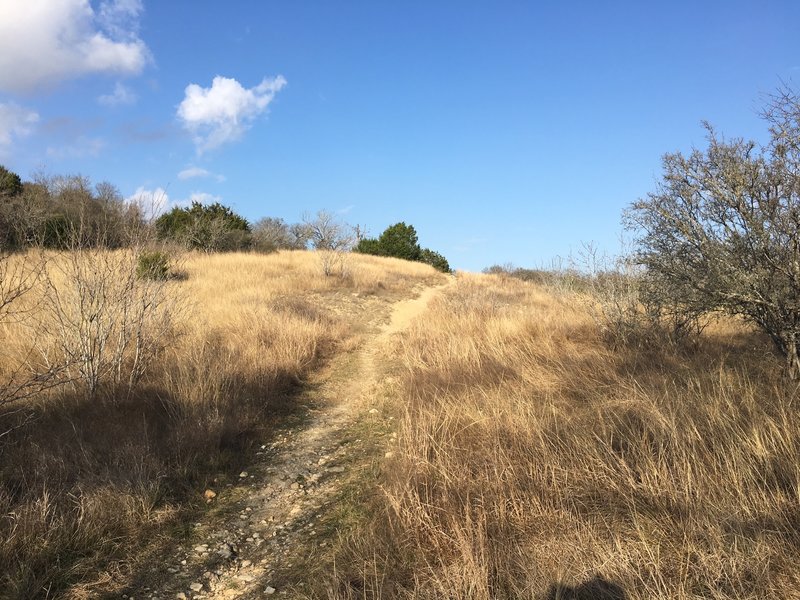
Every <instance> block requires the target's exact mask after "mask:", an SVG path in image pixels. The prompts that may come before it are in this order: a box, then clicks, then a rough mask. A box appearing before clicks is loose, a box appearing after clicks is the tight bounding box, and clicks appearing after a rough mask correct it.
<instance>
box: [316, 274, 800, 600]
mask: <svg viewBox="0 0 800 600" xmlns="http://www.w3.org/2000/svg"><path fill="white" fill-rule="evenodd" d="M394 357H395V359H396V360H397V361H398V366H397V369H396V372H397V373H398V374H399V376H400V383H399V384H398V386H397V387H396V389H394V390H393V391H392V395H393V396H394V397H395V398H396V403H395V405H394V413H395V415H396V417H397V420H399V426H398V430H397V432H398V442H397V445H396V448H395V454H394V456H393V458H392V459H391V460H390V464H389V465H386V466H385V467H384V469H383V471H382V473H383V474H382V476H381V478H380V482H379V485H380V490H381V491H380V493H378V494H376V495H375V496H374V506H373V509H372V518H371V519H369V520H365V522H364V524H363V525H362V529H361V530H357V531H355V532H353V533H352V534H351V536H350V537H349V539H348V540H346V541H344V542H343V545H342V548H341V551H340V552H341V555H340V557H339V559H338V561H337V565H338V567H339V569H340V572H339V575H338V578H337V579H336V580H335V581H333V582H329V583H328V584H327V586H328V589H333V590H338V591H337V592H336V593H335V594H334V595H335V596H338V597H341V598H379V597H387V598H426V599H427V598H476V599H477V598H480V599H487V600H488V599H490V598H509V599H511V598H547V599H555V598H569V599H575V598H578V599H590V598H605V599H621V598H625V599H630V600H633V599H642V600H644V599H652V598H664V599H667V598H670V599H676V598H687V599H688V598H729V599H734V598H736V599H741V598H753V599H755V598H796V597H798V594H800V592H798V590H800V558H798V557H800V496H798V479H800V460H799V459H800V414H798V397H797V386H796V384H794V383H790V382H789V381H787V380H785V379H783V378H782V376H781V372H780V368H779V364H780V361H779V360H778V359H775V358H774V357H773V356H772V354H771V349H770V347H769V345H768V342H767V341H766V340H764V339H762V338H760V337H759V336H757V335H755V334H753V333H751V332H750V331H749V330H748V329H747V328H746V327H744V326H743V325H741V324H737V323H731V322H727V323H716V324H714V325H713V326H711V327H709V328H708V329H707V330H706V333H705V334H704V336H703V338H702V339H701V340H700V341H699V342H698V343H697V344H696V345H694V346H691V347H687V348H682V349H681V348H673V347H670V346H669V345H668V344H666V343H665V344H664V345H663V347H653V348H649V349H646V350H636V349H632V350H625V349H617V350H612V349H610V348H609V346H608V345H607V344H604V343H603V341H602V340H601V337H600V335H599V332H598V327H597V325H596V324H595V322H594V321H593V320H592V319H591V318H590V317H589V315H588V314H587V311H586V309H585V303H584V302H582V301H581V299H580V298H578V297H576V296H575V295H572V294H564V295H560V296H554V295H553V294H551V293H549V292H548V291H547V290H545V289H543V288H541V287H537V286H535V285H532V284H526V283H523V282H520V281H517V280H513V279H510V278H507V277H501V276H495V275H491V276H488V275H463V274H462V275H461V276H460V277H459V281H458V285H457V286H455V287H451V288H449V289H448V291H447V293H446V294H445V295H444V296H443V297H441V298H439V299H438V300H436V301H434V303H433V304H432V305H431V307H430V310H429V311H428V312H427V314H426V315H424V316H423V317H422V318H421V319H419V320H418V321H417V322H416V323H415V324H414V325H413V326H412V327H411V328H410V329H409V330H408V331H407V332H406V333H404V334H401V336H400V337H399V339H398V340H397V342H396V346H395V348H394Z"/></svg>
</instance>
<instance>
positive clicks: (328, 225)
mask: <svg viewBox="0 0 800 600" xmlns="http://www.w3.org/2000/svg"><path fill="white" fill-rule="evenodd" d="M303 224H304V225H305V226H306V228H307V229H308V235H309V238H310V240H311V245H312V246H313V248H314V249H315V250H334V251H339V252H347V251H349V250H350V249H352V247H353V244H354V243H355V235H354V233H353V228H352V227H350V226H349V225H348V224H346V223H343V222H342V221H340V220H339V219H338V218H337V217H336V216H335V215H334V214H333V213H330V212H328V211H326V210H321V211H319V212H318V213H317V214H316V215H314V216H313V217H312V216H310V215H304V216H303Z"/></svg>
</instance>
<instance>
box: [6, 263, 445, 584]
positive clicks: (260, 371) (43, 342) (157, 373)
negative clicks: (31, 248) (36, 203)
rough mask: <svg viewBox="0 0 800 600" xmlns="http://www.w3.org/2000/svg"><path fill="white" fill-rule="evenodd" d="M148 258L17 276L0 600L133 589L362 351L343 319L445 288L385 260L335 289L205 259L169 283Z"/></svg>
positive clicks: (9, 266) (275, 271) (46, 267)
mask: <svg viewBox="0 0 800 600" xmlns="http://www.w3.org/2000/svg"><path fill="white" fill-rule="evenodd" d="M134 258H135V257H134V256H133V255H132V254H131V253H130V252H129V251H128V250H117V251H103V250H90V251H81V252H64V253H49V254H45V255H43V256H39V257H34V256H33V255H32V254H27V255H15V256H11V257H9V258H8V260H7V261H3V262H2V265H3V267H4V268H5V269H6V271H7V273H8V274H9V277H8V278H5V277H4V279H3V283H4V285H5V286H6V287H8V288H9V290H11V292H13V293H14V294H16V296H15V297H14V298H13V303H9V304H8V305H6V306H5V307H4V310H5V312H4V313H3V315H4V316H7V315H11V314H12V311H13V317H14V318H10V317H8V318H3V319H2V322H0V339H1V340H2V342H3V346H2V347H3V355H2V360H1V361H0V376H2V379H1V380H2V381H3V382H4V383H5V384H6V385H5V386H4V389H5V390H7V391H8V390H11V391H13V390H14V389H18V390H23V391H25V392H26V393H24V394H22V393H17V394H16V395H13V394H10V395H9V394H7V395H5V396H3V398H4V401H3V403H2V405H1V406H0V432H3V435H2V436H1V437H0V597H3V598H6V597H7V598H44V597H48V598H88V597H97V596H100V595H102V594H104V593H109V592H113V591H114V590H117V589H120V587H121V586H123V585H124V584H125V583H126V581H127V580H128V579H129V578H130V577H131V576H132V575H133V574H134V573H135V572H136V570H137V568H138V564H139V562H140V561H142V560H144V559H145V557H147V556H150V557H157V556H159V555H160V554H161V551H162V550H163V548H164V545H165V544H174V543H175V541H176V539H180V537H181V533H180V531H181V530H182V527H183V526H184V524H185V522H186V519H188V518H190V517H191V516H192V515H196V513H197V511H198V510H200V509H201V506H202V504H203V497H202V493H203V490H204V489H205V487H206V485H207V484H209V483H210V482H211V481H212V480H213V479H214V478H216V480H217V484H216V485H218V486H224V483H225V482H226V481H228V480H230V479H235V473H238V470H237V469H238V468H239V467H240V462H241V460H243V456H244V453H243V452H242V451H243V450H244V449H245V448H247V447H248V446H249V445H250V444H252V443H253V442H254V441H256V440H257V441H259V443H263V442H264V441H265V440H268V439H269V436H270V432H271V431H272V429H273V428H274V427H275V426H276V425H277V424H278V423H279V422H280V420H281V418H282V417H283V416H285V415H288V414H290V413H291V412H292V411H293V410H294V408H295V405H294V402H295V394H296V391H297V390H298V389H299V386H300V385H302V382H303V381H304V378H305V377H306V375H307V374H308V373H309V372H310V370H312V369H314V368H316V367H317V365H318V364H319V363H320V361H321V360H324V359H325V358H326V357H327V356H329V355H330V354H331V353H332V352H334V351H335V350H336V349H337V348H342V347H347V344H348V343H349V342H350V340H351V338H352V336H353V334H354V332H353V331H352V329H351V327H350V323H349V321H348V320H347V318H346V317H345V316H344V315H345V311H344V310H340V308H341V307H346V306H347V305H348V303H349V302H351V300H352V296H353V294H357V295H359V296H363V295H365V294H367V295H377V296H381V297H386V298H394V297H402V296H404V295H407V294H408V293H409V292H410V289H411V288H412V287H413V286H414V285H415V284H417V283H420V282H423V281H433V280H435V279H437V278H438V277H440V276H438V275H436V274H435V272H434V271H433V270H432V269H431V268H429V267H427V266H424V265H415V264H409V263H405V262H403V261H391V260H386V259H375V258H373V257H353V258H352V259H351V261H350V263H349V269H348V271H347V273H346V275H342V276H339V277H330V276H327V277H326V276H325V275H324V274H323V273H322V270H321V268H320V265H319V260H318V257H317V256H315V254H314V253H312V252H305V251H292V252H279V253H276V254H271V255H268V256H264V255H252V254H216V255H199V254H192V255H188V257H187V258H186V259H185V261H184V262H183V264H182V265H181V270H182V271H183V276H182V277H181V278H178V279H175V278H172V279H164V280H155V281H153V280H149V279H144V280H142V279H139V278H137V277H136V261H135V260H133V259H134ZM11 275H14V276H15V277H16V279H13V278H11ZM14 281H16V285H11V284H13V283H14ZM9 282H10V283H9ZM9 286H11V287H9ZM4 289H5V288H4ZM4 297H5V296H4ZM8 297H9V298H11V295H10V294H9V295H8ZM45 375H46V377H45ZM37 377H38V378H39V379H41V383H42V385H39V386H38V387H36V385H35V384H36V383H37V381H39V379H37ZM45 381H46V382H47V385H44V382H45ZM25 382H27V387H26V385H23V384H24V383H25ZM15 385H16V386H17V388H15V387H14V386H15ZM28 392H30V393H28ZM160 549H161V550H160Z"/></svg>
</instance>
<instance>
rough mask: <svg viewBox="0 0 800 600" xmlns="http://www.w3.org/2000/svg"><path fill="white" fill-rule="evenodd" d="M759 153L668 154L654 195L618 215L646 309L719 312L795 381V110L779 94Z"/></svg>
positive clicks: (799, 226)
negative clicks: (757, 331)
mask: <svg viewBox="0 0 800 600" xmlns="http://www.w3.org/2000/svg"><path fill="white" fill-rule="evenodd" d="M764 116H765V118H766V120H767V122H768V123H769V125H770V132H771V139H770V142H769V143H768V144H767V145H766V146H763V147H760V146H758V145H757V144H756V143H755V142H752V141H746V140H744V139H741V138H733V139H725V138H724V137H722V136H720V135H719V134H718V133H717V132H716V131H714V129H713V128H712V127H711V126H710V125H706V129H707V131H708V135H707V139H708V146H707V148H706V149H705V150H699V149H695V150H693V151H692V152H691V153H690V154H688V155H687V156H684V155H683V154H681V153H675V154H667V155H665V156H664V159H663V169H664V173H663V176H662V180H661V181H660V183H659V184H658V186H657V189H656V191H655V192H653V193H651V194H649V195H648V196H647V197H646V198H643V199H640V200H639V201H638V202H636V203H634V204H633V205H632V207H631V209H630V210H629V211H628V213H627V215H626V219H627V224H628V226H629V227H630V228H631V229H633V230H634V231H635V232H636V233H637V235H638V253H637V258H638V261H639V262H640V263H641V264H642V265H644V267H645V268H646V274H645V280H644V283H645V286H644V291H645V296H644V299H645V300H646V301H647V300H649V301H650V302H651V303H656V304H660V305H661V306H660V308H661V310H663V311H664V312H666V313H669V312H672V313H673V314H678V315H680V314H685V315H696V314H703V313H709V312H711V311H724V312H726V313H728V314H732V315H738V316H741V317H744V318H745V319H747V320H749V321H751V322H752V323H754V324H756V325H757V326H758V327H759V328H761V329H762V330H763V331H764V332H765V333H766V334H768V335H769V336H770V338H771V339H772V341H773V342H774V344H775V347H776V348H777V350H778V351H779V352H780V354H781V355H782V356H784V357H785V360H786V366H787V370H788V373H789V375H790V376H791V377H792V378H797V377H798V376H799V375H800V149H799V148H800V100H799V99H798V96H797V95H796V94H794V93H793V92H792V91H791V90H788V89H782V90H780V91H779V92H778V93H777V94H775V95H774V96H772V97H771V98H770V101H769V103H768V106H767V109H766V110H765V111H764Z"/></svg>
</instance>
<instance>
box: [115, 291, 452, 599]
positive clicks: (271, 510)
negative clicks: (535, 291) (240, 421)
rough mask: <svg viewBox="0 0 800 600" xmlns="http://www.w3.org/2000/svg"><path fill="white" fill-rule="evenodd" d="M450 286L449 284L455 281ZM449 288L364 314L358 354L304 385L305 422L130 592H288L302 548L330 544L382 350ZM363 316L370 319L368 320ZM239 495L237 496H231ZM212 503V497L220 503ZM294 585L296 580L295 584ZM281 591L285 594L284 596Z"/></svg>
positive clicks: (267, 452)
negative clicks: (329, 530) (332, 518)
mask: <svg viewBox="0 0 800 600" xmlns="http://www.w3.org/2000/svg"><path fill="white" fill-rule="evenodd" d="M450 283H452V281H451V282H450ZM450 283H448V284H445V285H444V286H437V287H428V288H425V289H424V290H423V291H422V293H421V294H420V295H419V296H418V297H416V298H413V299H411V300H403V301H400V302H396V303H394V304H393V305H391V313H389V314H388V316H389V319H388V321H389V322H388V323H386V320H387V312H388V311H384V312H382V313H381V314H377V313H375V314H371V315H368V316H367V318H368V322H367V323H366V329H367V331H366V333H364V335H363V339H362V342H361V343H360V345H359V346H358V348H357V349H355V350H354V351H352V352H348V353H342V354H339V355H337V356H335V357H334V358H333V359H332V360H331V361H330V363H329V364H328V365H327V366H326V367H325V368H324V369H322V370H321V371H320V372H318V373H316V374H315V375H314V376H313V377H312V379H311V381H309V382H308V385H307V391H306V392H304V395H305V396H306V397H305V398H304V401H305V402H306V404H308V405H310V406H312V407H313V408H310V409H309V410H308V417H309V418H308V421H307V423H306V424H305V425H304V426H302V427H300V428H295V429H291V430H287V431H285V432H284V433H282V434H280V435H278V436H277V437H276V439H275V440H274V441H273V442H272V443H271V444H270V445H269V446H266V445H265V446H262V447H261V450H260V451H258V452H257V453H256V456H255V457H254V461H253V464H252V465H251V466H250V467H248V468H247V470H246V471H243V472H242V473H241V474H240V482H241V484H240V485H239V486H238V487H237V488H236V489H235V491H234V490H230V489H229V490H228V491H227V492H221V493H220V496H223V495H226V493H227V494H228V496H229V497H228V498H225V499H223V498H220V499H219V500H221V501H222V502H226V501H227V504H228V505H229V506H228V509H227V510H225V511H224V512H221V513H220V514H218V516H217V517H216V518H212V517H211V516H209V518H208V519H207V520H209V521H217V522H214V523H197V524H196V525H195V532H194V534H193V536H192V539H193V540H196V543H193V546H192V547H191V548H186V547H181V546H179V547H178V548H177V552H176V553H175V555H174V556H173V557H168V558H165V563H164V564H163V565H160V566H157V567H156V568H157V569H158V571H160V573H154V574H153V576H152V577H147V579H149V580H151V581H160V582H161V583H160V584H159V585H153V584H151V585H152V587H141V588H139V589H136V590H130V591H129V592H128V594H126V595H124V596H123V598H128V599H129V600H130V599H133V600H139V599H141V598H149V599H152V600H158V599H162V600H167V599H176V598H177V599H187V600H188V599H190V598H193V599H200V598H206V599H233V598H242V599H245V598H264V597H265V596H269V595H272V594H278V595H284V594H283V592H284V589H282V588H284V587H285V584H287V583H291V582H287V580H286V573H290V572H291V568H292V564H291V561H292V560H293V558H292V557H293V556H297V555H298V551H299V550H302V551H303V552H304V553H306V554H307V553H311V554H312V555H313V554H314V553H315V552H316V553H322V552H323V551H324V547H325V545H326V544H327V541H326V539H325V538H326V536H325V535H324V531H323V530H324V529H325V528H326V525H325V522H326V519H325V516H326V514H327V513H328V512H329V511H330V510H331V507H332V503H334V502H335V499H336V498H337V494H338V492H339V490H340V489H341V487H342V485H343V482H344V481H346V480H347V478H348V470H349V465H351V464H352V463H353V462H355V461H356V460H357V459H358V456H357V455H358V453H362V454H363V452H364V447H363V444H361V442H362V440H360V439H352V436H349V435H348V433H349V432H350V431H351V430H352V427H353V425H354V424H355V423H356V422H357V420H358V419H359V418H364V417H371V416H374V415H375V413H377V412H378V411H377V409H375V408H371V402H370V400H371V399H372V397H373V396H374V394H375V393H376V391H377V390H378V387H379V386H380V385H381V377H382V371H383V369H382V367H381V364H380V361H381V359H380V351H381V348H382V347H383V345H384V344H385V342H386V341H387V340H388V339H389V337H390V336H392V335H393V334H395V333H397V332H400V331H402V330H403V329H404V328H406V327H407V326H408V325H409V323H411V321H412V320H413V319H414V318H415V317H416V316H418V315H419V314H421V313H422V312H423V311H424V310H425V308H426V306H427V305H428V303H429V302H430V300H431V299H432V298H433V297H435V296H436V295H437V294H438V293H440V292H441V290H442V288H443V287H446V286H447V285H450ZM362 318H364V317H362ZM234 494H235V495H236V496H237V498H236V500H235V502H234V501H232V500H231V498H230V496H232V495H234ZM215 501H216V500H215ZM294 583H295V584H297V583H299V582H294ZM284 597H286V596H285V595H284Z"/></svg>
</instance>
